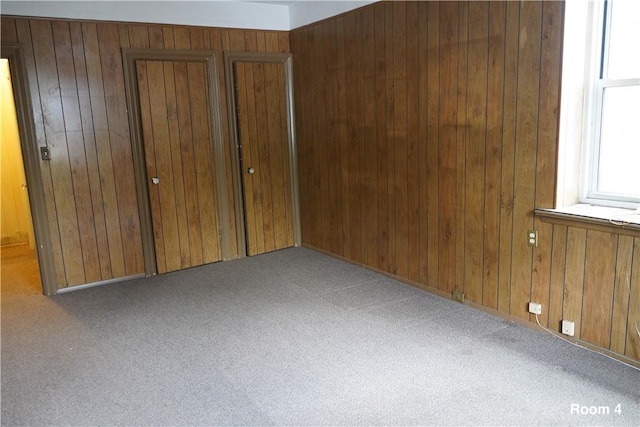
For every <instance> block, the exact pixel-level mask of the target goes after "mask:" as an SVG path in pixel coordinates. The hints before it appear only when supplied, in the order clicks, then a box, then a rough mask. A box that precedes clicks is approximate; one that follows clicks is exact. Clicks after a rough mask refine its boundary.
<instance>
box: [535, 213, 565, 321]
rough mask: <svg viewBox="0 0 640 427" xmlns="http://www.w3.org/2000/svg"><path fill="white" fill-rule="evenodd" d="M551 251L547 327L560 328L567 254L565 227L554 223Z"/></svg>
mask: <svg viewBox="0 0 640 427" xmlns="http://www.w3.org/2000/svg"><path fill="white" fill-rule="evenodd" d="M552 240H553V242H552V252H551V283H550V286H549V306H548V310H546V311H548V316H542V318H543V319H545V320H547V322H548V327H549V328H551V329H553V330H560V329H559V328H560V326H561V323H560V322H561V320H562V305H563V300H564V277H565V274H564V272H565V267H566V262H565V260H566V254H567V227H565V226H562V225H555V226H554V227H553V237H552ZM541 322H542V321H541Z"/></svg>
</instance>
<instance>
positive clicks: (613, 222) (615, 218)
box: [535, 203, 640, 236]
mask: <svg viewBox="0 0 640 427" xmlns="http://www.w3.org/2000/svg"><path fill="white" fill-rule="evenodd" d="M535 213H536V216H538V217H540V218H541V220H542V221H545V222H553V223H558V224H564V225H569V226H571V225H575V226H580V224H581V225H583V226H585V227H586V228H602V227H605V228H607V229H609V230H608V231H610V232H614V233H615V232H619V233H622V234H628V233H627V232H629V233H630V234H631V235H634V236H636V235H637V236H640V210H639V209H622V208H611V207H605V206H594V205H588V204H584V203H580V204H576V205H571V206H565V207H562V208H557V209H536V211H535ZM589 225H591V227H590V226H589Z"/></svg>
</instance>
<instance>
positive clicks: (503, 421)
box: [2, 248, 640, 426]
mask: <svg viewBox="0 0 640 427" xmlns="http://www.w3.org/2000/svg"><path fill="white" fill-rule="evenodd" d="M639 384H640V371H638V370H635V369H633V368H631V367H629V366H627V365H624V364H621V363H618V362H616V361H614V360H611V359H609V358H606V357H603V356H601V355H598V354H594V353H592V352H589V351H587V350H584V349H580V348H578V347H575V346H572V345H570V344H567V343H564V342H562V341H560V340H558V339H556V338H554V337H552V336H549V335H548V334H546V333H543V332H537V331H534V330H531V329H528V328H525V327H522V326H519V325H516V324H513V323H511V322H508V321H505V320H503V319H500V318H497V317H494V316H491V315H489V314H486V313H484V312H480V311H477V310H475V309H472V308H469V307H467V306H464V305H462V304H459V303H456V302H453V301H451V300H447V299H443V298H440V297H438V296H434V295H431V294H429V293H427V292H424V291H420V290H417V289H414V288H412V287H410V286H407V285H404V284H402V283H399V282H396V281H394V280H391V279H389V278H386V277H384V276H380V275H378V274H375V273H372V272H370V271H368V270H365V269H362V268H359V267H356V266H353V265H350V264H347V263H344V262H342V261H339V260H336V259H333V258H331V257H328V256H325V255H322V254H319V253H316V252H314V251H311V250H308V249H304V248H295V249H287V250H283V251H278V252H274V253H270V254H265V255H261V256H257V257H253V258H247V259H243V260H238V261H230V262H225V263H218V264H212V265H208V266H204V267H199V268H193V269H189V270H185V271H180V272H176V273H170V274H165V275H162V276H156V277H152V278H148V279H138V280H132V281H129V282H125V283H119V284H111V285H105V286H101V287H96V288H91V289H86V290H81V291H77V292H73V293H68V294H62V295H58V296H55V297H52V298H46V297H44V296H42V295H19V294H5V295H3V297H2V424H3V425H32V426H37V425H383V424H384V425H478V424H482V425H638V424H639V423H640V387H639ZM572 405H578V406H577V407H576V406H572ZM617 405H619V409H620V411H621V413H617V412H616V408H617V407H618V406H617ZM572 408H573V411H574V412H575V411H576V408H577V412H578V413H577V414H576V413H572ZM607 410H608V411H609V413H608V414H605V413H603V412H606V411H607ZM581 411H587V412H589V411H596V412H600V414H591V415H590V414H586V415H582V414H580V412H581Z"/></svg>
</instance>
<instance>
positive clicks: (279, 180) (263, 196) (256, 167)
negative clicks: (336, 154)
mask: <svg viewBox="0 0 640 427" xmlns="http://www.w3.org/2000/svg"><path fill="white" fill-rule="evenodd" d="M233 71H234V80H235V97H236V99H235V101H236V113H237V117H236V119H237V127H238V129H237V130H238V132H237V133H238V145H239V150H240V165H241V166H240V167H241V171H240V172H241V177H242V190H243V191H242V194H243V201H244V210H245V212H244V213H245V230H246V244H247V255H256V254H261V253H264V252H270V251H274V250H278V249H282V248H287V247H290V246H294V212H293V204H292V185H291V180H292V177H291V165H290V144H289V134H288V117H289V116H288V112H287V92H286V86H285V85H286V75H285V68H284V64H283V63H281V62H249V61H247V62H243V61H234V67H233Z"/></svg>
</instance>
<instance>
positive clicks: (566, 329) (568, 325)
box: [562, 319, 576, 337]
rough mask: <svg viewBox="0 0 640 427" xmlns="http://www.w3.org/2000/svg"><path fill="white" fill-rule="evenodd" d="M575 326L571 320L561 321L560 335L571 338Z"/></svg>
mask: <svg viewBox="0 0 640 427" xmlns="http://www.w3.org/2000/svg"><path fill="white" fill-rule="evenodd" d="M575 329H576V324H575V323H574V322H572V321H571V320H564V319H562V333H563V334H565V335H569V336H570V337H572V336H573V335H574V334H575Z"/></svg>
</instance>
